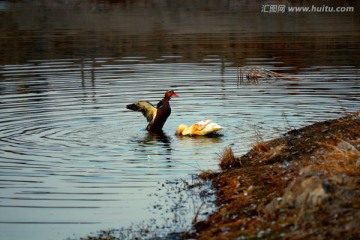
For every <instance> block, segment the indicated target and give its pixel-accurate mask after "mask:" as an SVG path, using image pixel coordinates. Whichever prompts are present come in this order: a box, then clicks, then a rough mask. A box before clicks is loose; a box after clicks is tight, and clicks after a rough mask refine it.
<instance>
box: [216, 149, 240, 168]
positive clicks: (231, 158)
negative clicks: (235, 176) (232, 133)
mask: <svg viewBox="0 0 360 240" xmlns="http://www.w3.org/2000/svg"><path fill="white" fill-rule="evenodd" d="M219 165H220V167H221V168H222V169H227V168H231V167H234V166H242V163H241V161H240V160H239V159H238V158H236V157H235V155H234V152H233V150H232V149H231V147H227V148H225V149H224V150H223V152H222V154H221V157H220V164H219Z"/></svg>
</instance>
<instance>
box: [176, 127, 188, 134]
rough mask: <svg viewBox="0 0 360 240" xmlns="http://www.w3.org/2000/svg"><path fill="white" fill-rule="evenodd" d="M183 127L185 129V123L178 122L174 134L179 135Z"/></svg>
mask: <svg viewBox="0 0 360 240" xmlns="http://www.w3.org/2000/svg"><path fill="white" fill-rule="evenodd" d="M185 129H187V126H186V125H185V124H180V125H179V126H178V127H177V128H176V135H178V136H181V135H182V133H183V132H184V131H185Z"/></svg>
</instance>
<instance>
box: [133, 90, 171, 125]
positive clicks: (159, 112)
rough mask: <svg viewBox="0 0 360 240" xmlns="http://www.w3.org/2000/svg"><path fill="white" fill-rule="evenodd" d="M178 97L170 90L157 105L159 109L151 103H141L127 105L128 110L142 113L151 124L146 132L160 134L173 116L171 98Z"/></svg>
mask: <svg viewBox="0 0 360 240" xmlns="http://www.w3.org/2000/svg"><path fill="white" fill-rule="evenodd" d="M171 97H178V95H177V94H176V93H175V92H174V91H173V90H168V91H166V93H165V96H164V98H163V99H162V100H160V102H159V103H158V104H157V107H155V106H154V105H152V104H151V103H149V102H148V101H140V102H136V103H133V104H129V105H126V108H127V109H130V110H133V111H138V112H142V114H143V115H144V117H146V119H147V121H148V122H149V124H148V125H147V127H146V130H147V131H149V132H160V131H161V130H162V128H163V126H164V124H165V122H166V120H167V118H168V117H169V116H170V114H171V108H170V103H169V101H170V98H171Z"/></svg>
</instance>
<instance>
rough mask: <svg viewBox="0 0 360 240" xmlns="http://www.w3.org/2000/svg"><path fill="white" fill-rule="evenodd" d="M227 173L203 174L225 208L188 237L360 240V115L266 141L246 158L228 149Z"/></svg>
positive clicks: (222, 161) (224, 170)
mask: <svg viewBox="0 0 360 240" xmlns="http://www.w3.org/2000/svg"><path fill="white" fill-rule="evenodd" d="M220 167H221V171H219V172H203V173H202V174H200V177H201V178H203V179H206V180H209V181H211V182H212V183H213V185H214V186H215V188H216V190H217V193H216V194H217V197H218V200H217V203H216V204H217V205H218V210H217V211H216V212H215V213H213V214H212V215H211V216H210V217H209V218H208V219H207V220H205V221H199V222H196V223H195V224H194V231H193V232H189V233H187V234H186V235H185V236H184V238H196V239H253V238H262V239H279V238H280V239H355V238H360V200H359V199H360V115H359V113H354V114H348V115H347V116H346V117H343V118H340V119H335V120H329V121H325V122H319V123H315V124H313V125H310V126H307V127H304V128H301V129H298V130H292V131H290V132H288V133H286V134H285V135H284V137H282V138H278V139H274V140H271V141H268V142H263V141H259V142H258V143H256V145H254V147H253V148H252V149H251V150H250V151H249V152H248V153H247V154H245V155H243V156H241V157H236V156H234V154H233V152H232V150H231V148H228V149H225V150H224V152H223V154H222V157H221V159H220Z"/></svg>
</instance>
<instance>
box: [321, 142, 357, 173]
mask: <svg viewBox="0 0 360 240" xmlns="http://www.w3.org/2000/svg"><path fill="white" fill-rule="evenodd" d="M321 145H322V146H323V148H324V152H325V154H321V155H320V156H319V157H318V161H316V165H317V168H318V169H319V171H325V173H326V174H327V175H328V176H333V175H337V174H346V175H349V176H360V151H359V150H358V149H357V148H356V147H355V146H354V145H353V144H351V143H349V142H347V141H344V140H342V139H338V143H337V144H336V145H333V144H326V143H324V144H321Z"/></svg>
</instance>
